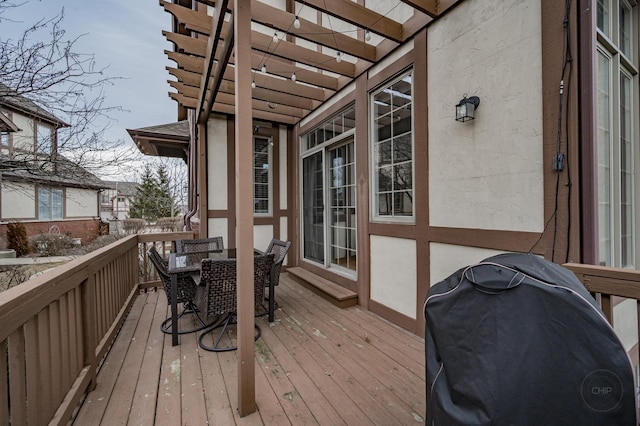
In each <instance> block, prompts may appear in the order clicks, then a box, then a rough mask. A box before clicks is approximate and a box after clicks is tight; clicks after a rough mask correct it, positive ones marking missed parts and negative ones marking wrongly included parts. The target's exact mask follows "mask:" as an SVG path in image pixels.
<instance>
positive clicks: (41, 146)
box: [36, 124, 53, 154]
mask: <svg viewBox="0 0 640 426" xmlns="http://www.w3.org/2000/svg"><path fill="white" fill-rule="evenodd" d="M37 132H38V135H37V140H36V145H37V146H36V149H37V152H40V153H42V154H51V141H52V139H53V131H52V130H51V128H50V127H48V126H43V125H42V124H38V126H37Z"/></svg>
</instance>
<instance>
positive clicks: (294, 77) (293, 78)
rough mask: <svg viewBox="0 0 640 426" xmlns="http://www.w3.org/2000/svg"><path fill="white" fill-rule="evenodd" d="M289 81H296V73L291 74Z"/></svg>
mask: <svg viewBox="0 0 640 426" xmlns="http://www.w3.org/2000/svg"><path fill="white" fill-rule="evenodd" d="M291 81H296V73H295V71H294V72H293V73H292V74H291Z"/></svg>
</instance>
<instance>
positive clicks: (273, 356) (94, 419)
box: [75, 273, 426, 425]
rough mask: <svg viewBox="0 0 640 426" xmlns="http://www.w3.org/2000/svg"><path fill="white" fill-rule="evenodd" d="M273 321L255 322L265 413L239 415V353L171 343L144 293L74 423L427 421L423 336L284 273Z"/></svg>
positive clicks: (156, 303)
mask: <svg viewBox="0 0 640 426" xmlns="http://www.w3.org/2000/svg"><path fill="white" fill-rule="evenodd" d="M276 298H277V300H278V303H279V305H280V307H279V309H278V310H277V312H276V321H275V322H274V323H273V324H269V323H268V322H267V321H266V318H265V317H262V318H258V319H257V320H256V323H257V324H259V325H260V327H261V329H262V337H261V338H260V339H258V341H257V342H256V358H255V362H256V402H257V406H258V411H257V412H256V413H254V414H252V415H250V416H246V417H244V418H240V417H239V416H238V413H237V410H236V407H237V404H236V399H237V383H236V374H237V358H236V352H227V353H219V354H216V353H212V352H207V351H203V350H199V348H198V345H197V343H196V335H195V334H189V335H182V336H181V340H180V343H181V344H180V346H176V347H172V346H171V338H170V336H169V335H164V334H162V333H161V332H160V323H161V321H162V320H163V319H164V318H166V316H167V315H168V310H167V303H166V297H165V294H164V292H163V291H158V292H149V293H147V294H144V295H141V296H140V297H138V299H137V301H136V302H135V305H134V306H133V308H132V310H131V312H130V314H129V315H128V317H127V319H126V321H125V324H124V326H123V328H122V331H121V332H120V334H119V336H118V338H117V340H116V341H115V343H114V345H113V347H112V349H111V351H110V353H109V355H108V357H107V359H106V360H105V362H104V364H103V366H102V368H101V370H100V373H99V375H98V384H97V387H96V389H95V390H94V391H93V392H91V393H90V394H89V395H88V396H87V398H86V400H85V402H84V404H83V406H82V407H81V409H80V411H79V413H78V416H77V418H76V420H75V424H76V425H98V424H103V425H111V424H129V425H153V424H156V425H164V424H166V425H205V424H209V425H233V424H241V425H244V424H247V425H254V424H257V425H262V424H264V425H286V424H292V425H310V424H323V425H340V424H343V425H369V424H371V425H373V424H379V425H393V424H402V425H408V424H416V423H424V420H423V419H424V416H425V409H426V408H425V381H424V374H425V373H424V340H423V339H420V338H418V337H417V336H415V335H413V334H410V333H407V332H405V331H404V330H402V329H399V328H398V327H396V326H394V325H393V324H390V323H389V322H387V321H385V320H383V319H381V318H380V317H378V316H377V315H375V314H372V313H371V312H368V311H364V310H362V309H360V308H359V307H357V306H356V307H351V308H347V309H340V308H337V307H335V306H333V305H331V304H330V303H329V302H327V301H325V300H324V299H322V298H321V297H319V296H317V295H315V294H314V293H312V292H310V291H309V290H307V289H305V288H304V287H302V286H300V285H298V284H296V283H294V282H293V281H292V280H291V279H290V278H289V277H288V276H287V274H286V273H285V274H283V275H282V277H281V279H280V286H279V287H278V289H277V292H276Z"/></svg>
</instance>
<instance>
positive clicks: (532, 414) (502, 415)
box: [424, 253, 636, 425]
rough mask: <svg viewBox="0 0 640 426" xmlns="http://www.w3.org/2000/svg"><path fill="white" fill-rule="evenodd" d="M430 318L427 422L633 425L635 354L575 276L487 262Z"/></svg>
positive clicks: (460, 279)
mask: <svg viewBox="0 0 640 426" xmlns="http://www.w3.org/2000/svg"><path fill="white" fill-rule="evenodd" d="M424 311H425V319H426V322H427V323H426V325H427V328H426V335H425V345H426V354H425V355H426V364H427V366H426V368H427V422H426V423H427V424H428V425H432V424H434V425H489V424H491V425H636V403H635V401H636V399H635V391H634V380H633V370H632V366H631V363H630V360H629V357H628V355H627V353H626V352H625V350H624V348H623V346H622V343H621V342H620V340H619V339H618V337H617V336H616V335H615V334H614V332H613V329H612V328H611V326H610V325H609V323H608V322H607V320H606V318H605V316H604V314H603V313H602V311H601V310H600V308H599V307H598V306H597V305H596V303H595V301H594V299H593V297H592V296H591V295H590V294H589V292H588V291H587V290H586V289H585V288H584V286H583V285H582V284H581V283H580V281H578V279H577V278H576V277H575V275H574V274H573V273H572V272H571V271H569V270H567V269H565V268H563V267H561V266H559V265H557V264H554V263H551V262H549V261H546V260H543V259H540V258H539V257H537V256H533V255H526V254H515V253H508V254H503V255H498V256H494V257H490V258H488V259H485V260H484V261H482V262H481V263H479V264H477V265H472V266H469V267H466V268H463V269H460V270H459V271H457V272H456V273H454V274H453V275H451V276H450V277H449V278H447V279H446V280H444V281H441V282H439V283H438V284H436V285H434V286H433V287H432V288H431V289H430V291H429V294H428V295H427V299H426V301H425V306H424Z"/></svg>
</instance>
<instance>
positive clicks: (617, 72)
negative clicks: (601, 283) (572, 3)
mask: <svg viewBox="0 0 640 426" xmlns="http://www.w3.org/2000/svg"><path fill="white" fill-rule="evenodd" d="M603 1H604V2H605V3H607V4H608V5H609V20H608V23H609V32H608V34H606V33H604V32H603V31H602V29H601V28H599V27H598V26H596V27H597V28H596V34H597V37H596V40H597V42H596V51H595V56H596V65H597V67H598V72H597V74H596V75H597V81H596V90H597V91H598V93H599V92H600V87H601V82H600V79H601V75H600V72H601V70H600V68H599V64H600V57H601V56H602V57H603V58H606V60H607V61H608V63H607V65H608V72H609V75H608V90H609V92H610V93H609V98H608V103H607V105H604V104H602V103H601V99H600V97H599V96H597V102H596V105H597V108H598V113H597V115H598V124H599V123H600V119H601V117H602V115H601V113H600V112H604V111H606V113H607V114H608V115H609V134H608V138H607V139H608V140H606V141H604V140H602V138H601V134H600V133H601V132H600V126H599V125H598V132H597V134H596V144H597V153H598V155H597V159H596V166H597V171H598V173H597V188H598V196H597V200H596V201H597V205H598V223H597V226H598V232H597V235H598V259H597V260H598V263H599V264H600V265H603V266H612V267H624V268H634V267H638V266H640V233H639V232H638V230H639V229H640V218H637V211H638V203H639V202H640V177H639V176H638V171H640V144H639V140H640V138H639V126H638V111H640V108H639V105H638V94H639V75H638V64H637V58H638V54H637V49H638V42H637V36H638V25H637V24H636V22H637V19H638V7H637V4H636V2H629V1H627V0H603ZM623 8H625V9H627V10H629V11H630V12H631V19H629V21H630V24H631V28H630V32H631V34H630V35H629V34H627V36H628V40H629V42H630V45H629V46H628V49H625V46H622V45H621V43H622V42H623V40H621V39H622V34H621V27H620V25H621V24H620V18H621V15H622V9H623ZM598 19H600V17H598ZM598 19H597V21H598ZM625 50H628V51H625ZM623 78H625V79H627V80H626V81H628V84H629V85H630V90H629V93H628V94H627V96H629V98H630V102H628V104H625V106H624V108H629V109H630V111H627V117H625V116H623V115H624V113H625V111H623V109H624V108H623V105H622V102H623V101H624V99H625V96H624V95H623V90H624V87H623V83H622V79H623ZM629 117H630V119H628V118H629ZM623 124H626V125H627V126H630V128H629V129H628V130H626V129H623V128H622V126H623ZM627 133H628V134H627ZM624 137H627V138H628V140H623V138H624ZM625 143H626V144H627V145H626V146H625ZM603 144H608V146H606V145H605V146H603ZM627 148H629V149H627ZM603 149H605V151H606V153H607V154H608V156H609V159H608V160H609V161H608V164H606V161H604V162H602V161H601V156H602V154H603V153H605V151H603ZM627 157H630V159H629V162H628V163H627V165H625V164H622V162H623V161H624V160H625V158H627ZM629 165H630V168H631V169H630V170H625V169H626V167H627V166H629ZM603 168H604V170H607V171H608V175H607V176H602V171H603ZM628 176H631V179H628V178H627V179H626V180H625V177H628ZM623 180H625V182H623ZM627 185H631V189H630V190H628V191H627V193H626V194H623V191H624V190H625V189H626V186H627ZM605 190H606V191H607V192H608V194H607V193H605V194H603V191H605ZM603 195H608V197H603ZM628 196H630V197H631V200H628V199H627V197H628ZM623 201H625V206H627V207H626V208H630V209H631V213H630V214H629V211H625V208H623V207H624V206H623ZM603 205H604V206H605V207H604V208H606V209H607V211H605V212H603V210H602V209H603ZM625 212H626V213H627V218H628V217H629V216H630V217H631V218H632V220H631V221H628V220H626V219H625V218H624V217H623V216H624V214H625ZM603 215H605V217H603ZM607 218H608V222H607V221H606V219H607ZM625 224H626V226H627V229H626V231H625V229H624V227H625V226H624V225H625ZM629 227H630V229H628V228H629ZM623 231H625V232H626V234H625V235H624V236H623V235H622V234H623ZM625 239H631V243H630V244H625ZM623 246H624V247H623ZM629 251H631V253H629ZM625 261H626V262H625Z"/></svg>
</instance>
